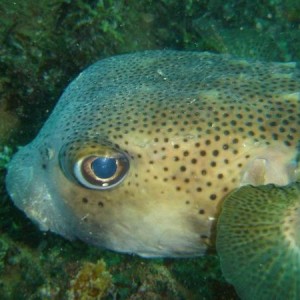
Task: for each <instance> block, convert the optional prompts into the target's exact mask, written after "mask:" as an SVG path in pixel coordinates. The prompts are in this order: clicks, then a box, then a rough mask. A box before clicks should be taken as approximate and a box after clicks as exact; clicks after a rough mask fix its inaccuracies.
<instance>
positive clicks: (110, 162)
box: [91, 157, 118, 179]
mask: <svg viewBox="0 0 300 300" xmlns="http://www.w3.org/2000/svg"><path fill="white" fill-rule="evenodd" d="M117 167H118V166H117V162H116V159H115V158H111V157H98V158H96V159H95V160H94V161H93V162H92V163H91V168H92V170H93V172H94V173H95V175H96V176H97V177H98V178H103V179H107V178H110V177H112V176H114V175H115V173H116V171H117Z"/></svg>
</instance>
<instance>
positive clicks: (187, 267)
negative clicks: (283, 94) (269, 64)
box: [0, 0, 300, 300]
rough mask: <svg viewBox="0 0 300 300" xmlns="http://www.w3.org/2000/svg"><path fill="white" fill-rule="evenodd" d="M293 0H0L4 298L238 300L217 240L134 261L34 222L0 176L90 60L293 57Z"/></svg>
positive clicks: (298, 37) (297, 38)
mask: <svg viewBox="0 0 300 300" xmlns="http://www.w3.org/2000/svg"><path fill="white" fill-rule="evenodd" d="M299 30H300V2H299V1H297V0H288V1H284V0H273V1H272V0H269V1H267V0H266V1H258V0H257V1H238V0H236V1H231V0H228V1H226V2H225V1H221V0H211V1H209V0H207V1H204V0H194V1H193V0H182V1H178V0H157V1H151V0H132V1H130V0H127V1H126V0H123V1H118V0H117V1H112V0H106V1H101V0H89V1H88V0H85V1H83V0H78V1H72V0H69V1H68V0H40V1H33V0H17V1H8V0H2V1H1V2H0V38H1V43H0V95H1V97H0V185H1V186H0V298H1V299H18V300H19V299H151V300H152V299H238V296H237V295H236V293H235V291H234V289H233V287H232V286H230V285H229V284H228V283H226V281H225V279H224V278H223V277H222V273H221V269H220V266H219V260H218V256H217V254H216V252H215V251H214V249H211V251H210V253H208V255H206V256H203V257H199V258H194V259H151V260H147V259H142V258H139V257H136V256H131V255H124V254H116V253H113V252H110V251H107V250H101V249H98V248H95V247H92V246H88V245H86V244H84V243H82V242H80V241H76V242H69V241H66V240H65V239H63V238H61V237H59V236H57V235H55V234H52V233H45V232H41V231H39V229H38V228H37V227H36V226H35V225H34V224H32V222H31V221H30V220H29V219H27V218H26V217H25V215H24V214H23V213H22V212H20V211H19V210H18V209H17V208H15V207H14V206H13V204H12V202H11V201H10V199H9V197H8V195H7V193H6V191H5V186H4V178H5V173H6V165H7V163H8V162H9V160H10V158H11V156H12V154H13V153H14V152H15V151H16V149H17V148H18V146H21V145H25V144H27V143H28V142H30V141H31V140H32V139H33V138H34V137H35V136H36V134H37V132H38V131H39V129H40V128H41V127H42V125H43V123H44V122H45V120H46V119H47V117H48V115H49V114H50V112H51V110H52V108H53V107H54V105H55V103H56V102H57V100H58V98H59V96H60V95H61V93H62V91H63V90H64V88H65V87H66V86H67V85H68V84H69V83H70V82H71V80H72V79H74V78H75V76H76V75H77V74H78V73H79V72H80V71H81V70H83V69H84V68H85V67H87V66H88V65H90V64H92V63H93V62H95V61H97V60H99V59H101V58H104V57H108V56H111V55H115V54H120V53H127V52H134V51H139V50H147V49H179V50H197V51H213V52H217V53H229V54H233V55H235V56H240V57H244V58H255V59H260V60H264V61H299V57H300V31H299Z"/></svg>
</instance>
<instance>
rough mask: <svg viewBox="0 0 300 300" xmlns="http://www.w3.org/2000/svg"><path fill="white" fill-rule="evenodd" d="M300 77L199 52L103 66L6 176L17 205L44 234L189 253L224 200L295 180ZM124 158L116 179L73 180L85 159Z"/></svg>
mask: <svg viewBox="0 0 300 300" xmlns="http://www.w3.org/2000/svg"><path fill="white" fill-rule="evenodd" d="M299 91H300V72H299V69H298V68H297V66H296V64H294V63H287V64H283V63H263V62H258V61H247V60H242V59H234V58H232V57H230V56H226V55H217V54H212V53H207V52H202V53H201V52H179V51H147V52H140V53H135V54H129V55H120V56H116V57H111V58H108V59H105V60H101V61H99V62H97V63H95V64H94V65H92V66H91V67H89V68H88V69H86V70H85V71H83V72H82V73H81V74H80V75H79V76H78V77H77V79H75V80H74V81H73V82H72V83H71V84H70V86H69V87H68V88H67V89H66V91H65V93H64V94H63V96H62V97H61V99H60V100H59V102H58V104H57V106H56V107H55V109H54V111H53V113H52V115H51V116H50V118H49V119H48V121H47V122H46V123H45V125H44V127H43V128H42V130H41V131H40V133H39V135H38V136H37V137H36V138H35V140H34V141H33V142H32V143H31V144H29V145H28V146H26V147H24V148H22V149H21V150H20V151H19V152H18V153H17V154H16V155H15V157H14V158H13V160H12V162H11V163H10V165H9V168H8V176H7V180H6V183H7V189H8V191H9V193H10V195H11V197H12V199H13V201H14V202H15V204H16V205H17V206H18V207H19V208H20V209H22V210H24V211H25V213H26V214H27V215H28V216H29V217H30V218H31V219H32V220H34V221H35V222H36V223H38V224H39V226H40V228H41V229H43V230H51V231H54V232H57V233H59V234H61V235H63V236H65V237H66V238H69V239H74V238H80V239H82V240H84V241H86V242H88V243H92V244H95V245H97V246H101V247H105V248H109V249H113V250H116V251H120V252H130V253H137V254H139V255H142V256H148V257H155V256H174V257H176V256H196V255H201V254H203V253H204V252H205V250H206V249H207V246H208V245H209V244H210V243H211V239H210V237H211V234H212V229H213V228H214V223H215V219H216V217H217V215H218V211H219V208H220V205H221V203H222V199H224V196H225V195H227V194H228V193H229V192H230V191H232V190H233V189H234V188H236V187H239V186H241V185H245V184H253V185H258V184H266V183H275V184H279V185H286V184H288V183H289V182H293V181H296V180H297V179H299V156H297V153H298V150H299V141H300V136H299V132H300V131H299V127H300V105H299ZM114 151H117V152H118V151H120V152H122V153H123V154H124V155H126V156H127V157H128V158H129V162H130V168H129V170H128V173H127V175H126V176H125V178H124V180H123V181H122V182H121V183H120V184H118V185H116V186H115V187H113V188H111V189H106V190H97V189H92V188H86V187H85V186H83V185H82V184H80V183H79V182H78V181H77V180H76V178H75V177H74V174H73V166H74V164H75V163H76V161H78V160H79V159H80V158H81V157H82V156H84V155H90V154H95V153H96V154H97V153H107V152H111V153H113V152H114Z"/></svg>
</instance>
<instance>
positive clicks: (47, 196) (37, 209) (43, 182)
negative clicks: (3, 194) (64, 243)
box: [5, 144, 73, 239]
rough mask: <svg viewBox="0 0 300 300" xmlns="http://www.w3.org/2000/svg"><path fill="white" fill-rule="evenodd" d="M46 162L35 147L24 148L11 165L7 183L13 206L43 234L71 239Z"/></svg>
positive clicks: (62, 208)
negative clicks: (48, 232) (49, 232)
mask: <svg viewBox="0 0 300 300" xmlns="http://www.w3.org/2000/svg"><path fill="white" fill-rule="evenodd" d="M43 163H44V162H43V160H42V156H41V155H40V153H39V151H38V149H36V148H35V147H34V146H32V144H29V145H28V146H26V147H24V148H21V149H20V150H19V151H18V152H17V153H16V154H15V155H14V156H13V158H12V160H11V161H10V163H9V165H8V168H7V175H6V179H5V183H6V189H7V192H8V194H9V196H10V197H11V199H12V200H13V203H14V204H15V205H16V206H17V207H18V208H19V209H20V210H22V211H24V212H25V214H26V216H27V217H29V218H30V219H31V220H32V221H33V222H34V223H35V224H37V225H38V227H39V228H40V230H43V231H47V230H51V231H52V232H56V233H59V234H60V235H63V236H65V237H66V238H68V239H72V238H73V234H71V233H70V231H69V230H68V226H67V224H66V221H65V220H66V218H65V217H66V216H67V215H68V212H67V211H66V209H65V208H64V207H62V203H63V201H62V199H61V196H60V195H58V194H57V192H56V191H55V188H54V187H53V184H52V182H53V178H52V176H51V173H52V172H51V170H44V169H43V167H42V166H43Z"/></svg>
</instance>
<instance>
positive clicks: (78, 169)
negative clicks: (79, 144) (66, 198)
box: [73, 153, 129, 190]
mask: <svg viewBox="0 0 300 300" xmlns="http://www.w3.org/2000/svg"><path fill="white" fill-rule="evenodd" d="M128 170H129V159H128V157H127V156H126V155H125V154H122V153H115V156H114V157H111V156H97V155H89V156H86V157H83V158H81V159H79V160H78V161H77V162H76V163H75V164H74V170H73V171H74V175H75V177H76V179H77V180H78V181H79V183H81V184H82V185H83V186H85V187H87V188H91V189H97V190H106V189H110V188H112V187H114V186H116V185H118V184H119V183H121V182H122V181H123V179H124V178H125V176H126V174H127V172H128Z"/></svg>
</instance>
